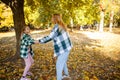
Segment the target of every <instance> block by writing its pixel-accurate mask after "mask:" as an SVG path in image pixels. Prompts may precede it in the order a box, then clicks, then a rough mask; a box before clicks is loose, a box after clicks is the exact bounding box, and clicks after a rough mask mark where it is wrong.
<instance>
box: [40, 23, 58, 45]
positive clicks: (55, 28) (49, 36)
mask: <svg viewBox="0 0 120 80" xmlns="http://www.w3.org/2000/svg"><path fill="white" fill-rule="evenodd" d="M57 29H58V28H57V25H55V27H54V28H53V30H52V31H51V33H50V34H49V35H48V36H46V37H43V38H42V39H40V40H39V42H40V43H47V42H49V41H51V40H52V39H53V38H54V37H55V36H56V35H57Z"/></svg>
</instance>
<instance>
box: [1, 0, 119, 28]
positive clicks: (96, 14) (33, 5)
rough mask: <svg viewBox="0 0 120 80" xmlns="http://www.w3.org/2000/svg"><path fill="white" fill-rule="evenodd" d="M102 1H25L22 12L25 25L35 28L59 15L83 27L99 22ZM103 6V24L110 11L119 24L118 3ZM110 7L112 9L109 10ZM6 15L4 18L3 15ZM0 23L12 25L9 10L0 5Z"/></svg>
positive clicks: (107, 21)
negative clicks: (112, 11) (56, 14)
mask: <svg viewBox="0 0 120 80" xmlns="http://www.w3.org/2000/svg"><path fill="white" fill-rule="evenodd" d="M101 1H104V0H25V4H24V12H25V22H26V24H28V23H31V24H33V25H35V27H37V28H40V27H42V28H44V27H46V25H48V24H49V23H50V22H51V15H52V14H54V13H60V14H62V15H63V21H64V22H65V23H66V24H70V19H71V18H72V19H73V22H74V24H79V25H85V24H93V22H94V21H97V22H99V21H100V7H99V6H100V3H101ZM104 3H105V4H104V5H105V9H106V12H105V24H108V23H109V14H110V11H111V9H113V8H114V9H113V10H114V11H115V13H114V15H115V16H114V17H115V18H114V22H119V19H120V17H119V15H120V13H119V10H120V6H119V4H120V1H119V0H114V5H113V3H112V2H111V1H104ZM111 7H112V8H111ZM6 13H8V15H7V16H6V15H5V14H6ZM0 22H1V25H0V26H1V27H2V26H11V25H13V20H12V12H11V10H10V9H9V8H8V7H7V6H5V5H3V3H0Z"/></svg>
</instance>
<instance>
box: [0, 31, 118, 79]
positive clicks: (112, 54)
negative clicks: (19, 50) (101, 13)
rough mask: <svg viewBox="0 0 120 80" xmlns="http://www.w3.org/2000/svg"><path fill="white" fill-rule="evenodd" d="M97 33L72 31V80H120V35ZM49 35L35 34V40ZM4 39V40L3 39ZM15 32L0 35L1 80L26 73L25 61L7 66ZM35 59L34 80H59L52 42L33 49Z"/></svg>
mask: <svg viewBox="0 0 120 80" xmlns="http://www.w3.org/2000/svg"><path fill="white" fill-rule="evenodd" d="M119 31H120V30H119V29H116V30H115V29H114V31H113V33H109V32H101V33H100V32H96V31H77V30H75V31H73V32H70V38H71V41H72V43H73V48H72V50H71V53H70V55H69V59H68V68H69V73H70V76H71V78H72V80H120V34H119ZM49 33H50V30H48V31H44V32H42V31H36V32H32V37H33V38H38V37H44V36H46V35H48V34H49ZM1 35H2V36H1ZM15 42H16V40H15V36H14V32H9V33H0V80H18V79H19V78H20V77H21V75H22V72H23V68H24V67H23V66H22V64H23V63H22V61H21V60H18V61H17V63H10V62H7V63H4V60H5V59H7V58H8V57H10V56H12V55H14V53H15ZM32 47H33V50H34V53H35V56H34V60H35V61H34V65H33V66H32V68H31V72H33V76H32V77H31V78H32V80H56V72H55V60H54V59H53V46H52V42H49V43H46V44H35V45H33V46H32Z"/></svg>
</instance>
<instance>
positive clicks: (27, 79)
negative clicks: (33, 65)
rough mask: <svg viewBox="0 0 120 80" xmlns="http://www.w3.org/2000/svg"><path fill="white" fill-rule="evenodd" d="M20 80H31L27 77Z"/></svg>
mask: <svg viewBox="0 0 120 80" xmlns="http://www.w3.org/2000/svg"><path fill="white" fill-rule="evenodd" d="M20 80H31V79H30V78H27V77H21V78H20Z"/></svg>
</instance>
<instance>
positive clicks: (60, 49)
mask: <svg viewBox="0 0 120 80" xmlns="http://www.w3.org/2000/svg"><path fill="white" fill-rule="evenodd" d="M58 26H59V25H58V24H55V26H54V28H53V30H52V31H51V33H50V35H48V36H46V37H44V38H42V39H40V40H39V42H40V43H46V42H49V41H51V40H53V43H54V57H55V56H59V55H60V54H63V53H65V52H66V51H70V50H71V48H72V43H71V41H70V38H69V35H68V33H67V32H66V31H65V30H63V29H61V30H60V29H59V27H58Z"/></svg>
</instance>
